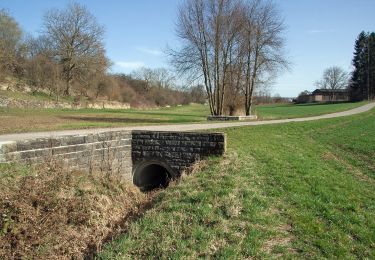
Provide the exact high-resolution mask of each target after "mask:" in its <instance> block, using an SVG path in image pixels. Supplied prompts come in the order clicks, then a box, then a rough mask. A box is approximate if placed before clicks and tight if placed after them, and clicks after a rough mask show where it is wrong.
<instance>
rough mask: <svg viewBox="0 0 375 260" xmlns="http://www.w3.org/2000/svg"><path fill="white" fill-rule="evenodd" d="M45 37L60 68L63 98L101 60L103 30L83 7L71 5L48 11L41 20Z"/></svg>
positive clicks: (75, 4) (102, 53) (102, 54)
mask: <svg viewBox="0 0 375 260" xmlns="http://www.w3.org/2000/svg"><path fill="white" fill-rule="evenodd" d="M44 26H45V29H46V35H47V37H48V38H49V40H50V42H51V44H52V46H53V50H54V52H55V53H54V54H55V59H56V60H58V62H59V63H60V64H61V66H62V73H63V78H64V81H65V90H64V94H65V95H70V92H71V89H70V88H71V82H72V81H73V80H75V79H77V78H78V77H79V76H80V75H79V74H80V73H84V72H85V71H86V68H87V67H89V66H91V65H92V63H93V62H95V61H96V60H97V59H102V57H103V56H104V52H105V51H104V44H103V34H104V29H103V27H102V26H101V25H99V24H98V22H97V21H96V18H95V17H94V16H93V15H92V14H91V13H90V12H89V11H88V10H87V9H86V8H85V7H84V6H81V5H79V4H77V3H73V4H71V5H69V6H68V8H66V9H64V10H51V11H49V12H48V13H47V14H46V15H45V17H44Z"/></svg>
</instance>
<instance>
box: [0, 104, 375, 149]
mask: <svg viewBox="0 0 375 260" xmlns="http://www.w3.org/2000/svg"><path fill="white" fill-rule="evenodd" d="M373 107H375V103H369V104H366V105H364V106H361V107H357V108H354V109H351V110H347V111H342V112H337V113H331V114H325V115H320V116H312V117H303V118H293V119H278V120H264V121H249V122H230V123H205V124H179V125H178V124H174V125H150V126H127V127H116V128H95V129H80V130H64V131H51V132H34V133H21V134H6V135H0V143H2V142H8V141H18V140H24V139H34V138H45V137H53V136H63V135H80V134H91V133H92V134H93V133H100V132H107V131H121V130H152V131H195V130H207V129H218V128H227V127H235V126H252V125H268V124H281V123H289V122H305V121H312V120H319V119H326V118H334V117H342V116H350V115H355V114H359V113H363V112H366V111H369V110H370V109H372V108H373Z"/></svg>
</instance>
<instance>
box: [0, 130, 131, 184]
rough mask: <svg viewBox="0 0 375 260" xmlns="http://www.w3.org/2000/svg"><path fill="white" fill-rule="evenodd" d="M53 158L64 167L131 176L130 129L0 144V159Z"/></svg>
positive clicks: (39, 160)
mask: <svg viewBox="0 0 375 260" xmlns="http://www.w3.org/2000/svg"><path fill="white" fill-rule="evenodd" d="M48 161H53V162H56V163H61V164H62V166H63V167H64V168H66V169H68V170H75V169H78V170H83V171H90V170H95V171H97V170H99V171H100V170H103V171H111V172H114V173H119V174H122V175H124V176H125V177H126V178H128V179H130V178H131V170H132V161H131V132H129V131H117V132H104V133H98V134H88V135H71V136H61V137H53V138H38V139H33V140H24V141H17V142H7V143H3V144H0V162H19V163H24V164H39V163H46V162H48Z"/></svg>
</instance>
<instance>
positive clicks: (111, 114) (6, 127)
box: [0, 93, 364, 134]
mask: <svg viewBox="0 0 375 260" xmlns="http://www.w3.org/2000/svg"><path fill="white" fill-rule="evenodd" d="M0 94H1V93H0ZM363 104H364V103H363V102H362V103H340V104H329V105H326V104H307V105H291V104H287V105H285V104H281V105H264V106H258V107H257V108H256V113H257V114H258V116H259V118H260V119H278V118H293V117H303V116H313V115H320V114H325V113H332V112H337V111H342V110H348V109H351V108H354V107H358V106H360V105H363ZM208 114H209V109H208V107H207V106H203V105H189V106H181V107H171V108H160V109H153V110H135V109H129V110H109V109H108V110H106V109H103V110H96V109H79V110H73V109H7V108H0V122H1V123H0V134H5V133H20V132H31V131H33V132H35V131H47V130H64V129H82V128H95V127H96V128H97V127H116V126H117V127H119V126H130V125H151V124H176V123H199V122H206V117H207V115H208Z"/></svg>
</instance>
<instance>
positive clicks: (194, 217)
mask: <svg viewBox="0 0 375 260" xmlns="http://www.w3.org/2000/svg"><path fill="white" fill-rule="evenodd" d="M225 132H226V133H227V136H228V151H227V155H226V156H225V157H224V158H211V159H209V160H208V163H207V166H206V167H204V169H203V170H202V171H200V172H198V173H195V174H193V175H189V176H187V177H185V178H184V179H183V181H181V182H180V183H178V184H175V185H172V186H171V187H169V188H168V189H166V190H164V191H162V192H161V193H160V194H159V195H158V196H157V199H156V201H155V204H154V206H153V208H152V209H150V210H148V211H147V212H146V213H145V214H144V216H143V217H142V218H140V219H138V220H137V221H135V222H134V223H132V224H131V225H130V227H129V230H128V232H126V233H125V234H123V235H122V236H121V237H119V238H118V239H116V240H115V241H113V242H112V243H110V244H108V245H107V246H106V247H105V249H104V250H103V251H102V252H101V254H100V255H99V256H98V258H100V259H128V258H129V259H149V258H164V259H165V258H168V259H175V258H177V259H178V258H189V259H193V258H198V257H202V258H222V259H243V258H252V257H254V258H278V257H282V258H312V259H319V258H339V259H354V258H368V259H374V258H375V192H374V188H375V134H374V132H375V109H373V110H372V111H370V112H366V113H363V114H360V115H356V116H350V117H345V118H337V119H328V120H319V121H314V122H305V123H289V124H283V125H265V126H255V127H240V128H231V129H227V130H225Z"/></svg>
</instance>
